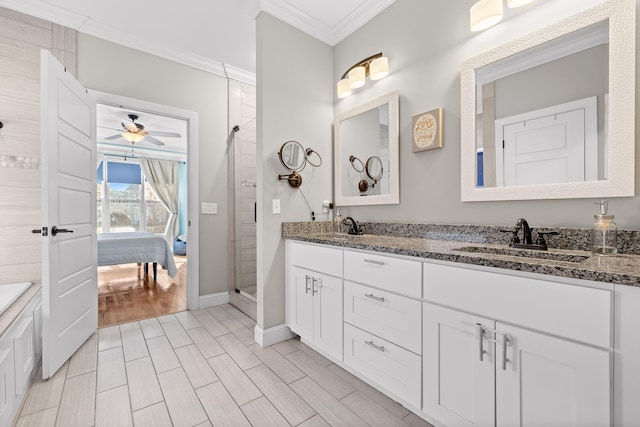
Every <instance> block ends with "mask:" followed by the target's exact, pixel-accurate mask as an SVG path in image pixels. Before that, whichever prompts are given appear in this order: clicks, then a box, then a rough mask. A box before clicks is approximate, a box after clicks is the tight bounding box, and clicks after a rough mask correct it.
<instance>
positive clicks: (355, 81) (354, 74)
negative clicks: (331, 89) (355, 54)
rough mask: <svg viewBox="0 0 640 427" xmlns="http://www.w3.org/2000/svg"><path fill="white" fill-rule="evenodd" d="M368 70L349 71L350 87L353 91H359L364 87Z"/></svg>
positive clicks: (358, 68) (356, 68)
mask: <svg viewBox="0 0 640 427" xmlns="http://www.w3.org/2000/svg"><path fill="white" fill-rule="evenodd" d="M365 74H366V70H365V68H364V67H362V66H360V67H355V68H352V69H351V71H349V87H350V88H351V89H358V88H359V87H362V86H364V78H365Z"/></svg>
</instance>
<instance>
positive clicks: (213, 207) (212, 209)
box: [201, 203, 218, 215]
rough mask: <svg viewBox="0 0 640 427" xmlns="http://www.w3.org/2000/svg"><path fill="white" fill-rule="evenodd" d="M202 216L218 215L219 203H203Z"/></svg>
mask: <svg viewBox="0 0 640 427" xmlns="http://www.w3.org/2000/svg"><path fill="white" fill-rule="evenodd" d="M201 213H202V215H217V214H218V204H217V203H203V204H202V207H201Z"/></svg>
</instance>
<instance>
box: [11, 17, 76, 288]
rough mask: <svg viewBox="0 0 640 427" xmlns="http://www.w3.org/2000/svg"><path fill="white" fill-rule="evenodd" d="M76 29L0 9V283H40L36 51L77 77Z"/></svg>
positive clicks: (37, 59) (38, 104)
mask: <svg viewBox="0 0 640 427" xmlns="http://www.w3.org/2000/svg"><path fill="white" fill-rule="evenodd" d="M76 45H77V34H76V31H75V30H71V29H68V28H66V27H62V26H60V25H57V24H53V23H51V22H48V21H43V20H41V19H37V18H33V17H30V16H27V15H24V14H21V13H18V12H14V11H12V10H9V9H5V8H1V7H0V122H2V123H3V125H4V127H3V128H2V129H0V236H2V238H1V239H0V284H7V283H15V282H26V281H33V282H39V281H40V274H41V268H40V266H41V265H40V244H41V241H42V237H40V236H39V235H37V234H32V233H31V230H32V229H36V228H40V227H41V225H42V224H41V218H40V161H41V160H40V50H41V49H47V50H49V51H51V52H52V53H53V54H54V56H55V57H56V58H57V59H58V61H60V62H62V64H64V65H65V67H67V70H68V71H69V72H71V73H72V74H73V75H75V73H76V52H77V50H76Z"/></svg>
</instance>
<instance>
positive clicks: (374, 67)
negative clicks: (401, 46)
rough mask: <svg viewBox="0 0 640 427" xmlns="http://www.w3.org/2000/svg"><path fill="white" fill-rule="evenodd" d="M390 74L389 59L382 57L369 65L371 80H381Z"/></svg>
mask: <svg viewBox="0 0 640 427" xmlns="http://www.w3.org/2000/svg"><path fill="white" fill-rule="evenodd" d="M388 74H389V59H388V58H387V57H386V56H381V57H380V58H376V59H374V60H373V61H371V64H369V77H370V78H371V80H380V79H383V78H385V77H387V75H388Z"/></svg>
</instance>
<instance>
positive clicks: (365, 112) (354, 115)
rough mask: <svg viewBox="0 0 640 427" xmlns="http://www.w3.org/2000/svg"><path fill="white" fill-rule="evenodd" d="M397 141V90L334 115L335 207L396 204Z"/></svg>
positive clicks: (398, 187)
mask: <svg viewBox="0 0 640 427" xmlns="http://www.w3.org/2000/svg"><path fill="white" fill-rule="evenodd" d="M398 138H399V133H398V91H393V92H390V93H387V94H385V95H383V96H381V97H379V98H376V99H374V100H372V101H369V102H367V103H365V104H363V105H360V106H358V107H356V108H353V109H351V110H348V111H345V112H344V113H342V114H339V115H337V116H336V118H335V126H334V150H333V151H334V192H335V199H336V205H337V206H358V205H383V204H398V203H400V180H399V178H400V174H399V158H398V154H399V148H398V145H399V142H398ZM361 159H367V160H365V161H364V162H363V160H361Z"/></svg>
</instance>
